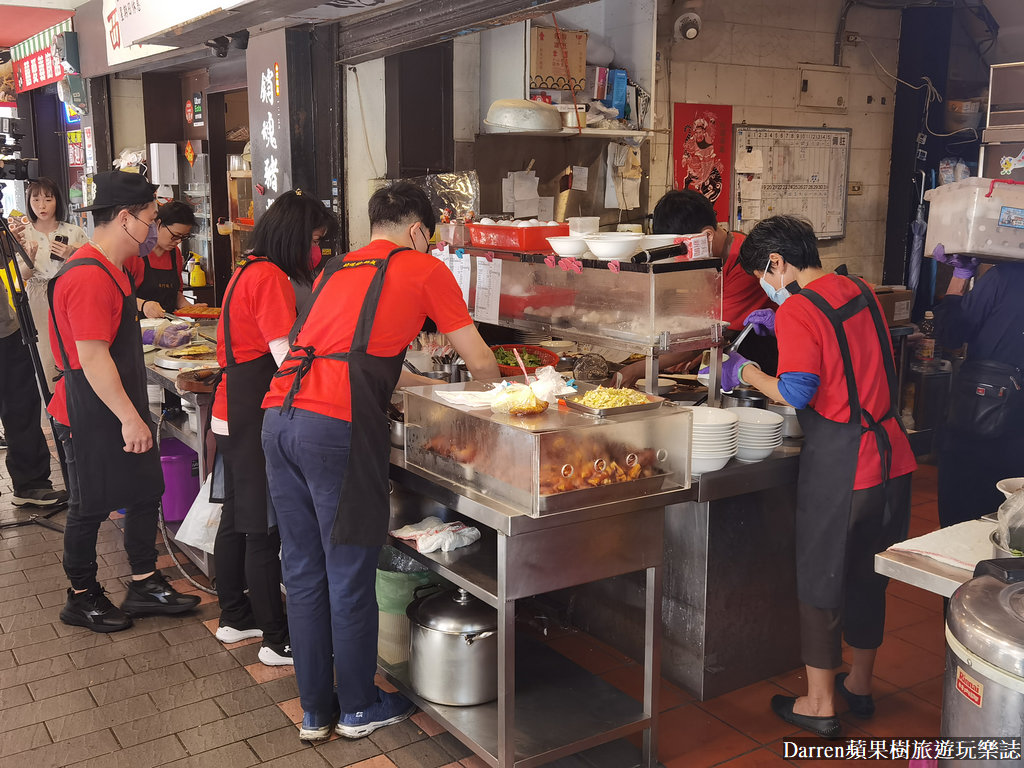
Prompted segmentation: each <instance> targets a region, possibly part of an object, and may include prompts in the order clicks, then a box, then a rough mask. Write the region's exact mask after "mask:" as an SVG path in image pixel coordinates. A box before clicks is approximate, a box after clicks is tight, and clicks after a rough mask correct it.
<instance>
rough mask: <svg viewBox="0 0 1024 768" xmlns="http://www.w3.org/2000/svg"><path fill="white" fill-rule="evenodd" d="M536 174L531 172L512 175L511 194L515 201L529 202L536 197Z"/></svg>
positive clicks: (519, 172) (517, 172) (518, 172)
mask: <svg viewBox="0 0 1024 768" xmlns="http://www.w3.org/2000/svg"><path fill="white" fill-rule="evenodd" d="M538 181H539V180H538V179H537V174H535V173H534V172H533V171H516V172H515V173H513V174H512V184H513V193H514V195H515V199H516V200H517V201H519V200H529V199H530V198H533V197H537V182H538Z"/></svg>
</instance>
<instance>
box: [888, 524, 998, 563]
mask: <svg viewBox="0 0 1024 768" xmlns="http://www.w3.org/2000/svg"><path fill="white" fill-rule="evenodd" d="M995 527H996V524H995V523H994V522H992V521H990V520H968V521H966V522H964V523H957V524H956V525H951V526H949V527H948V528H940V529H939V530H937V531H932V532H931V533H926V534H925V535H924V536H918V537H916V538H913V539H907V540H906V541H901V542H899V543H898V544H893V545H892V546H891V547H889V549H891V550H896V551H898V552H913V553H914V554H917V555H925V556H927V557H930V558H932V559H933V560H938V561H939V562H940V563H945V564H946V565H952V566H953V567H954V568H962V569H964V570H966V571H973V570H974V566H976V565H977V564H978V562H979V561H981V560H989V559H991V558H992V542H991V541H989V538H988V537H989V534H990V533H992V531H993V529H994V528H995Z"/></svg>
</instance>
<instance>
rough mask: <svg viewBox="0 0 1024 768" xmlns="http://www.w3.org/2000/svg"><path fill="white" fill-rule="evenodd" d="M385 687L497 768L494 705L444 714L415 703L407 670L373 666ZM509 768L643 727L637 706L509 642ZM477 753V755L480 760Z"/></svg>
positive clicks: (522, 640)
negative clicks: (512, 650)
mask: <svg viewBox="0 0 1024 768" xmlns="http://www.w3.org/2000/svg"><path fill="white" fill-rule="evenodd" d="M379 666H380V668H381V670H382V671H383V672H384V675H385V676H386V677H387V678H388V680H389V681H390V682H391V683H392V684H394V685H395V687H397V688H398V689H399V690H401V691H402V693H404V694H405V695H406V696H408V697H409V698H410V699H412V700H413V701H414V702H415V703H416V704H417V706H419V708H420V709H422V710H423V711H424V712H426V713H427V714H428V715H430V716H431V717H433V718H434V719H436V720H438V721H439V722H443V723H445V725H446V727H447V729H448V731H449V732H450V733H451V734H452V735H453V736H455V737H456V738H457V739H459V740H460V741H461V742H463V743H464V744H465V745H466V746H467V747H469V748H470V749H472V750H474V751H475V752H476V753H477V754H478V755H480V757H481V758H482V759H483V760H484V761H485V762H487V763H488V765H492V766H497V765H498V756H497V755H498V703H497V702H496V701H493V702H490V703H488V704H480V705H478V706H475V707H449V706H445V705H442V704H434V703H433V702H429V701H427V700H425V699H423V698H422V697H420V696H418V695H417V694H416V693H415V691H413V690H412V688H411V687H410V685H409V669H408V663H405V662H403V663H401V664H397V665H394V666H391V665H387V664H384V663H383V662H379ZM515 673H516V697H515V724H516V725H515V763H514V765H515V768H531V766H537V765H542V764H544V763H548V762H551V761H552V760H556V759H558V758H559V757H562V756H565V755H570V754H575V753H577V752H581V751H583V750H585V749H589V748H591V747H595V746H598V745H601V744H606V743H608V742H611V741H615V740H617V739H620V738H622V737H623V736H626V735H628V734H630V733H635V732H637V731H638V730H641V729H642V728H645V727H647V726H648V724H649V723H650V721H651V718H649V717H646V716H645V715H644V710H643V705H642V704H641V703H640V702H638V701H636V700H635V699H633V698H631V697H630V696H627V695H626V694H624V693H623V692H622V691H620V690H618V689H617V688H615V687H614V686H612V685H610V684H608V683H606V682H605V681H604V680H602V679H601V678H600V677H597V676H596V675H593V674H591V673H590V672H588V671H587V670H585V669H583V668H582V667H579V666H577V665H576V664H574V663H573V662H571V661H569V660H568V659H567V658H565V657H564V656H562V655H560V654H558V653H556V652H555V651H553V650H551V649H550V648H548V647H547V646H545V645H543V644H542V643H539V642H537V641H535V640H533V639H531V638H528V637H523V636H517V637H516V666H515ZM481 750H482V751H483V754H481Z"/></svg>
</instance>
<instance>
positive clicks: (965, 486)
mask: <svg viewBox="0 0 1024 768" xmlns="http://www.w3.org/2000/svg"><path fill="white" fill-rule="evenodd" d="M938 442H939V448H938V457H939V524H940V525H942V527H943V528H945V527H946V526H949V525H956V524H957V523H962V522H964V521H965V520H976V519H978V518H979V517H981V516H982V515H987V514H990V513H992V512H995V511H996V510H997V509H999V505H1000V504H1002V503H1003V502H1004V501H1006V499H1005V497H1004V496H1003V494H1002V492H1000V491H998V490H996V483H997V482H999V481H1000V480H1002V479H1004V478H1007V477H1021V476H1024V433H1022V432H1021V429H1020V428H1019V427H1014V428H1011V429H1009V430H1008V431H1007V434H1005V435H1003V436H1002V437H997V438H991V439H985V440H983V439H980V438H976V437H968V436H963V435H958V434H954V433H953V432H952V431H951V430H949V429H945V430H943V431H942V433H941V434H940V435H939V440H938Z"/></svg>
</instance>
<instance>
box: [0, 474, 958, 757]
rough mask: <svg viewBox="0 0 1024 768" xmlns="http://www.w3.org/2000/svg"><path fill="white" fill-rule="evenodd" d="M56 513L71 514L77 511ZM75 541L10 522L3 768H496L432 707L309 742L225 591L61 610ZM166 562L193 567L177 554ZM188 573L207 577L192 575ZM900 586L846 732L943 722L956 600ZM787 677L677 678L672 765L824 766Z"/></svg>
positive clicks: (2, 656) (594, 667) (599, 648)
mask: <svg viewBox="0 0 1024 768" xmlns="http://www.w3.org/2000/svg"><path fill="white" fill-rule="evenodd" d="M57 475H59V473H57ZM10 492H11V488H10V480H9V479H8V478H7V476H6V473H5V472H2V471H0V493H2V495H0V523H2V522H7V521H10V520H12V519H20V518H23V517H24V515H23V514H21V513H20V512H19V513H15V511H14V509H13V507H12V506H11V502H10ZM935 499H936V496H935V471H934V468H933V467H927V466H926V467H922V468H921V470H919V472H918V474H917V476H916V477H915V483H914V508H913V515H914V517H913V521H912V525H911V532H912V534H913V535H917V534H920V533H923V532H925V531H927V530H931V529H934V528H936V527H937V519H938V518H937V512H936V501H935ZM53 519H54V521H55V522H58V523H59V522H62V519H63V514H58V515H56V516H55V517H54V518H53ZM161 547H162V545H161ZM161 551H164V550H163V549H162V548H161ZM60 555H61V534H60V533H58V532H55V531H51V530H47V529H45V528H40V527H38V526H35V525H31V526H25V527H17V528H3V529H2V530H0V768H26V767H29V768H50V767H51V766H66V765H74V766H79V767H83V768H84V767H88V768H92V767H93V766H95V767H96V768H120V767H122V766H123V767H124V768H149V767H150V766H173V767H174V768H186V766H187V767H188V768H200V767H203V768H206V767H209V768H236V767H240V766H252V765H266V766H281V767H282V768H283V767H284V766H287V767H288V768H307V767H308V768H326V767H327V766H333V767H334V768H341V767H343V766H353V767H354V768H458V766H464V767H465V768H483V766H484V763H483V762H481V761H480V760H479V759H477V758H476V757H473V756H470V753H469V751H468V750H467V749H466V748H465V747H463V746H462V745H461V744H460V743H459V742H458V741H457V740H456V739H454V738H453V737H452V736H451V735H449V734H448V733H447V732H445V731H444V730H443V729H442V728H440V727H439V726H438V725H437V724H436V723H434V722H433V721H432V720H430V718H428V717H427V716H426V715H424V714H422V713H420V714H417V715H416V716H415V717H414V718H413V719H412V720H411V721H408V722H406V723H402V724H400V725H397V726H393V727H390V728H386V729H382V730H381V731H378V732H377V733H375V734H373V735H372V736H371V737H369V738H367V739H362V740H359V741H347V740H343V739H338V738H335V739H333V740H332V741H330V742H328V743H326V744H322V745H320V746H317V747H307V746H304V745H303V744H301V743H300V742H299V740H298V738H297V735H296V728H295V725H294V723H295V722H296V721H297V720H298V719H300V718H301V711H300V707H299V705H298V699H297V695H298V692H297V690H296V686H295V678H294V676H293V675H292V674H291V670H290V668H288V667H283V668H282V667H278V668H270V667H265V666H263V665H262V664H260V663H259V662H258V661H257V658H256V653H257V651H258V648H259V646H258V644H257V643H256V642H255V641H248V642H243V643H237V644H235V645H229V646H223V645H221V644H220V643H219V642H218V641H217V640H216V639H214V637H213V635H212V632H213V630H215V629H216V617H217V615H218V611H217V606H216V602H215V601H214V600H213V598H212V596H209V595H204V602H203V604H202V605H200V607H199V609H198V610H197V612H196V613H195V614H193V615H189V616H185V617H177V618H146V619H141V620H139V621H138V622H137V623H136V624H135V626H134V627H132V628H131V629H130V630H127V631H125V632H120V633H116V634H113V635H97V634H93V633H91V632H89V631H87V630H84V629H80V628H73V627H68V626H65V625H64V624H62V623H61V622H60V621H59V620H58V618H57V613H58V611H59V607H60V605H61V603H62V602H63V600H64V596H65V593H64V590H65V587H66V582H65V580H64V575H63V571H62V568H61V565H60ZM99 556H100V557H99V563H100V573H99V576H100V579H101V580H102V581H103V583H104V584H105V586H106V587H107V589H109V590H110V591H111V593H112V594H111V597H112V599H113V600H114V601H115V602H117V601H119V600H120V599H121V597H122V596H123V589H124V588H123V586H120V584H119V579H121V578H124V577H126V575H127V574H128V566H127V563H126V558H125V555H124V551H123V549H122V546H121V533H120V531H119V529H118V528H117V526H116V525H115V524H114V522H109V523H106V524H104V526H103V528H102V529H101V533H100V546H99ZM159 564H160V567H161V568H163V569H164V571H165V573H167V574H168V575H169V576H171V575H172V574H173V575H177V571H176V569H174V568H173V566H172V565H171V563H170V558H169V556H168V555H166V554H164V555H163V556H162V557H161V560H160V563H159ZM188 570H189V572H190V573H193V574H195V569H194V568H191V566H190V567H189V568H188ZM176 586H178V588H179V589H187V588H191V585H190V584H188V582H186V581H185V580H184V579H181V580H180V582H178V583H177V584H176ZM889 597H890V601H889V611H888V619H887V623H886V640H885V644H884V645H883V646H882V650H881V652H880V654H879V658H878V666H877V670H876V672H877V677H878V681H877V686H876V690H875V698H876V701H877V705H878V711H877V714H876V715H875V717H874V718H873V719H871V720H869V721H864V720H857V719H852V718H851V717H850V716H849V715H848V714H845V715H843V721H844V724H845V728H846V731H847V733H848V734H851V735H872V736H909V737H913V736H924V735H937V734H938V728H939V708H940V704H941V697H942V685H941V682H942V673H943V657H942V653H943V640H942V600H941V598H939V597H937V596H935V595H931V594H928V593H925V592H922V591H920V590H918V589H915V588H912V587H907V586H904V585H901V584H893V585H892V586H891V587H890V590H889ZM551 645H552V647H554V648H555V649H556V650H557V651H559V652H560V653H563V654H564V655H566V656H569V657H570V658H572V659H574V660H576V661H577V662H578V663H579V664H580V665H582V666H584V667H585V668H587V669H589V670H591V671H592V672H594V673H596V674H599V675H601V676H602V677H603V678H604V679H605V680H607V681H608V682H610V683H611V684H613V685H615V686H617V687H619V688H621V689H622V690H624V691H626V692H632V693H634V695H638V694H639V691H640V690H641V687H642V681H641V668H640V667H639V666H638V665H637V664H635V663H633V662H632V661H630V660H629V659H627V658H625V657H624V656H623V655H622V654H620V653H618V652H617V651H615V650H614V649H612V648H609V647H607V646H605V645H603V644H602V643H600V642H597V641H595V640H592V639H590V638H588V637H586V636H584V635H581V634H578V633H564V634H562V635H561V636H560V637H557V638H556V639H554V640H552V641H551ZM787 691H788V692H792V693H795V694H800V693H803V692H804V691H805V682H804V675H803V670H802V669H798V670H794V671H792V672H790V673H788V674H785V675H780V676H779V677H775V678H772V679H770V680H765V681H762V682H760V683H757V684H755V685H751V686H749V687H747V688H744V689H742V690H739V691H734V692H733V693H729V694H727V695H724V696H720V697H719V698H717V699H713V700H710V701H705V702H697V701H694V700H693V698H692V697H691V696H689V695H688V694H686V693H685V692H684V691H681V690H679V689H678V688H676V687H674V686H672V685H671V684H668V683H663V685H662V691H661V708H662V715H661V726H660V727H661V734H660V744H659V757H660V760H661V762H662V763H663V764H664V765H665V766H666V768H700V767H701V766H713V765H724V766H729V768H771V767H772V766H784V765H790V764H795V765H809V764H811V762H813V761H801V762H797V763H788V762H787V761H786V760H784V759H783V758H782V757H781V756H780V755H781V753H782V749H781V739H783V738H784V737H786V736H789V735H792V734H794V733H796V732H795V730H794V729H793V728H792V727H790V726H788V725H786V724H785V723H783V722H781V721H779V720H778V719H777V718H776V717H775V716H774V715H773V714H772V713H771V712H770V711H769V709H768V701H769V699H770V698H771V696H772V695H773V694H776V693H783V692H787ZM805 735H806V734H805ZM562 764H563V763H559V765H562ZM564 764H565V765H570V764H571V765H573V766H580V768H582V767H583V764H582V763H580V762H576V761H565V762H564ZM588 765H589V763H588ZM608 768H618V767H617V766H609V767H608Z"/></svg>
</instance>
